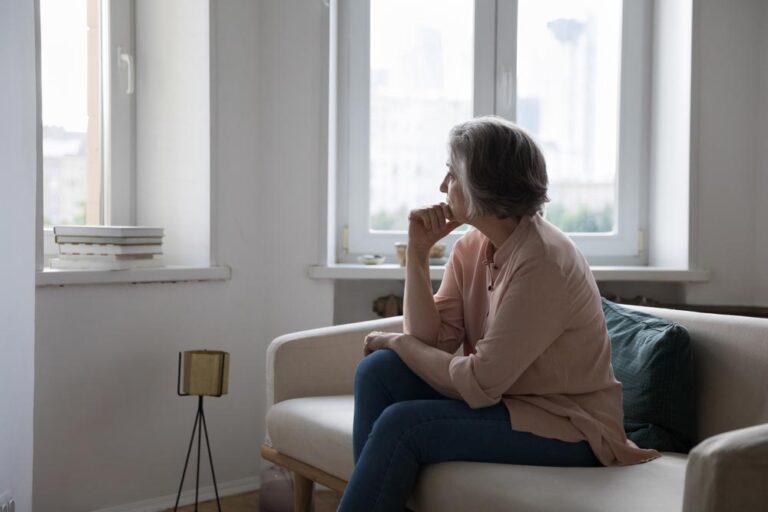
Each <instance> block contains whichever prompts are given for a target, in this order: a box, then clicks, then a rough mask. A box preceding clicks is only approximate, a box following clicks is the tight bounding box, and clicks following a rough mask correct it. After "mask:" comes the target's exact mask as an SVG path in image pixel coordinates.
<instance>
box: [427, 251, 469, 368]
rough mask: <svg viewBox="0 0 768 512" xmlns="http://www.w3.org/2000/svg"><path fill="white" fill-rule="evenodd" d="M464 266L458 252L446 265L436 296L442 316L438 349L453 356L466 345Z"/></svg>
mask: <svg viewBox="0 0 768 512" xmlns="http://www.w3.org/2000/svg"><path fill="white" fill-rule="evenodd" d="M462 279H463V276H462V264H461V259H460V258H459V255H458V253H457V251H456V250H454V251H453V252H452V253H451V257H450V259H449V260H448V263H447V264H446V265H445V272H444V273H443V280H442V282H441V283H440V288H439V289H438V290H437V293H435V295H434V300H435V306H437V311H438V313H439V314H440V329H439V330H438V333H437V343H436V345H435V347H436V348H439V349H440V350H443V351H445V352H448V353H449V354H453V353H454V352H456V351H457V350H458V349H459V347H460V346H461V345H462V343H464V338H465V336H466V334H465V329H464V299H463V296H462V286H461V283H462Z"/></svg>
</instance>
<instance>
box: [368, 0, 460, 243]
mask: <svg viewBox="0 0 768 512" xmlns="http://www.w3.org/2000/svg"><path fill="white" fill-rule="evenodd" d="M370 21H371V54H370V66H371V69H370V81H371V103H370V108H371V110H370V137H371V138H370V212H369V213H370V227H371V229H372V230H380V231H399V230H406V229H407V216H408V215H407V214H408V211H409V210H410V209H412V208H416V207H419V206H423V205H427V204H430V203H436V202H439V201H441V200H443V199H444V196H443V194H441V193H440V191H439V190H438V187H439V185H440V182H441V181H442V179H443V176H444V174H445V170H446V168H445V162H446V160H447V139H448V131H449V130H450V128H451V127H452V126H453V125H455V124H457V123H459V122H462V121H465V120H467V119H469V118H470V117H472V94H473V52H474V40H473V38H474V34H473V32H474V0H419V1H417V2H414V1H412V0H371V20H370Z"/></svg>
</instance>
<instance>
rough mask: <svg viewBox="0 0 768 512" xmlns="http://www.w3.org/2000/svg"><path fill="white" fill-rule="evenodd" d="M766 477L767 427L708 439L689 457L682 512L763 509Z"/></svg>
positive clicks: (766, 498) (767, 488)
mask: <svg viewBox="0 0 768 512" xmlns="http://www.w3.org/2000/svg"><path fill="white" fill-rule="evenodd" d="M766 475H768V424H762V425H757V426H754V427H748V428H743V429H739V430H733V431H730V432H725V433H723V434H719V435H716V436H713V437H710V438H709V439H705V440H704V441H702V442H701V443H699V444H698V445H697V446H696V447H695V448H694V449H693V450H691V453H690V455H689V456H688V466H687V468H686V472H685V494H684V497H683V511H684V512H716V511H721V510H764V507H765V506H766V503H768V485H766V481H767V480H766V478H767V477H766Z"/></svg>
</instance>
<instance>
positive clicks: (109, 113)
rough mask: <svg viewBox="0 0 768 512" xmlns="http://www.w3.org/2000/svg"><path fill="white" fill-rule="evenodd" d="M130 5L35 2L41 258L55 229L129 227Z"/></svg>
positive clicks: (93, 0)
mask: <svg viewBox="0 0 768 512" xmlns="http://www.w3.org/2000/svg"><path fill="white" fill-rule="evenodd" d="M133 19H134V16H133V2H131V1H122V2H118V1H109V0H72V1H69V2H59V1H57V0H40V46H41V52H40V63H41V78H42V80H41V84H42V85H41V94H42V98H41V103H42V124H43V225H44V227H45V254H52V253H54V252H55V246H54V243H53V233H52V229H51V228H52V226H53V225H55V224H91V225H93V224H114V225H131V224H134V223H135V212H134V208H133V204H134V187H133V186H132V184H133V182H134V172H135V170H134V159H135V155H134V142H133V138H134V132H135V128H134V119H135V104H134V98H133V93H134V81H135V69H134V60H133V32H134V28H133Z"/></svg>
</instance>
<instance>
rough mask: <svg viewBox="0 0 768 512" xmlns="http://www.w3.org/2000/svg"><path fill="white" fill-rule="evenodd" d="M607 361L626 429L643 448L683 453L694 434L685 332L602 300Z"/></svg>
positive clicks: (693, 399)
mask: <svg viewBox="0 0 768 512" xmlns="http://www.w3.org/2000/svg"><path fill="white" fill-rule="evenodd" d="M603 313H604V314H605V321H606V324H607V326H608V335H609V336H610V338H611V349H612V353H611V362H612V364H613V371H614V373H615V374H616V378H617V379H618V380H619V382H621V383H622V387H623V395H624V429H625V431H626V432H627V437H628V438H629V439H631V440H632V441H634V442H635V443H637V445H638V446H640V447H642V448H655V449H657V450H659V451H672V452H683V453H686V452H688V450H690V449H691V446H693V443H694V439H695V435H696V432H695V430H696V396H695V391H694V375H693V360H692V354H691V350H690V339H689V336H688V331H687V330H686V329H685V328H684V327H683V326H681V325H679V324H677V323H675V322H670V321H669V320H665V319H662V318H658V317H655V316H652V315H649V314H646V313H642V312H639V311H633V310H631V309H628V308H625V307H622V306H619V305H618V304H614V303H613V302H611V301H608V300H606V299H603Z"/></svg>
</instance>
